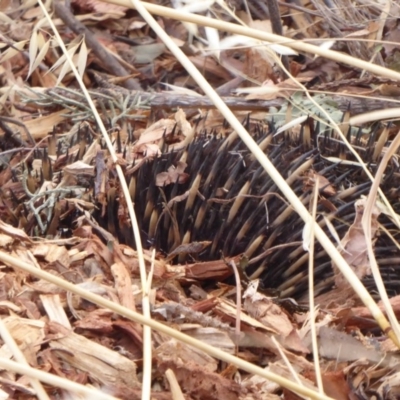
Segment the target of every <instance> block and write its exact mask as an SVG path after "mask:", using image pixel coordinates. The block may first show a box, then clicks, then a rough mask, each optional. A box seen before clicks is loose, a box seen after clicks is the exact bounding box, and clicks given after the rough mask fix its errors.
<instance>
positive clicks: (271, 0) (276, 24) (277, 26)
mask: <svg viewBox="0 0 400 400" xmlns="http://www.w3.org/2000/svg"><path fill="white" fill-rule="evenodd" d="M266 1H267V6H268V11H269V20H270V21H271V26H272V31H273V32H274V33H275V34H277V35H279V36H283V29H282V22H281V13H280V11H279V6H278V2H277V0H266ZM282 64H283V66H284V67H285V69H286V70H287V71H290V66H289V59H288V56H285V55H284V56H282ZM282 78H284V79H285V78H288V76H287V74H286V72H285V71H282Z"/></svg>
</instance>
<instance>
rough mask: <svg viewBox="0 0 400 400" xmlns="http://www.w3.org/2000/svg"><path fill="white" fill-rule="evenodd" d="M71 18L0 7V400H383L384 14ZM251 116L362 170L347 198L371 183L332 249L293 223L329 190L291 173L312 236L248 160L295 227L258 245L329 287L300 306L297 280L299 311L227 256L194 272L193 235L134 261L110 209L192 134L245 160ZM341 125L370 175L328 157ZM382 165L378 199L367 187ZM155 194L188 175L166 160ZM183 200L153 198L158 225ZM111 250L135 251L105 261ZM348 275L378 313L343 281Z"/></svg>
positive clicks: (72, 13)
mask: <svg viewBox="0 0 400 400" xmlns="http://www.w3.org/2000/svg"><path fill="white" fill-rule="evenodd" d="M70 3H71V4H69V2H65V3H64V2H61V1H56V0H54V1H53V2H47V3H46V4H45V5H44V4H43V3H42V2H41V1H39V2H38V3H36V2H24V1H22V2H21V1H19V0H6V1H3V2H2V3H1V4H0V35H1V36H0V46H1V54H0V77H1V82H2V87H1V89H0V107H1V111H0V149H1V153H0V163H1V170H0V216H1V217H0V260H1V265H0V294H1V295H0V311H1V319H0V336H1V340H2V342H1V347H0V352H1V355H0V368H1V370H0V385H1V386H0V388H1V389H0V390H1V391H0V398H1V399H34V398H39V399H49V398H51V399H53V398H54V399H56V398H63V399H81V398H95V399H115V398H121V399H135V398H139V397H140V398H143V399H145V398H146V399H147V398H157V399H158V398H159V399H171V398H173V399H182V398H185V399H249V400H250V399H275V398H276V399H278V398H285V399H297V398H318V399H328V398H330V399H338V400H342V399H354V398H360V399H371V398H376V399H395V398H397V397H398V396H399V393H400V382H399V377H398V372H397V370H398V366H399V359H398V357H399V355H398V346H399V340H400V339H399V338H400V329H399V326H398V323H397V318H398V316H399V313H400V305H399V298H398V296H393V297H392V298H391V299H390V300H389V299H388V298H387V294H385V287H384V285H383V286H382V285H380V281H379V268H378V266H377V263H376V260H375V253H376V247H375V245H376V243H379V240H380V238H382V237H383V236H384V237H385V238H387V240H388V241H390V243H391V246H393V248H394V249H395V250H393V252H392V250H389V247H388V248H387V249H386V253H385V254H384V258H385V260H388V261H387V263H388V265H389V267H387V270H388V271H389V272H388V273H387V274H386V275H385V278H384V280H385V279H386V282H384V283H386V285H387V284H388V283H389V281H390V284H391V286H390V287H391V288H392V289H393V291H392V292H391V294H393V295H395V294H397V292H398V290H396V288H397V287H398V284H397V282H398V281H399V282H400V280H399V279H398V270H397V264H398V259H399V258H398V257H397V253H396V252H397V251H398V250H399V245H398V242H397V238H398V234H399V232H398V229H399V227H400V224H399V217H398V215H397V213H396V211H397V210H398V204H397V203H398V201H397V198H398V194H397V187H394V185H395V184H394V182H396V179H397V177H398V175H399V171H398V169H399V167H398V160H397V159H398V142H399V136H398V123H397V119H398V115H399V108H398V102H399V100H398V94H399V87H398V81H399V79H400V73H399V72H397V71H399V68H398V58H399V54H400V49H399V46H398V44H397V42H398V37H399V29H400V28H399V26H400V25H399V23H398V21H399V17H400V7H399V6H398V5H397V4H395V3H394V2H390V1H381V2H376V1H368V0H358V1H356V2H350V1H347V0H340V1H339V0H337V1H325V2H322V1H317V0H312V1H311V2H303V1H298V2H284V1H278V2H268V3H266V2H262V1H252V2H245V1H244V2H242V1H234V2H229V3H225V2H223V1H218V2H212V1H211V2H206V1H204V2H203V1H194V2H180V1H176V2H173V6H174V7H172V5H171V4H170V3H169V2H168V4H167V3H165V2H163V3H162V4H160V3H161V2H156V1H154V2H152V3H141V2H139V1H138V0H133V1H132V3H131V2H129V1H127V0H126V1H125V0H112V1H111V2H102V1H98V0H72V1H71V2H70ZM266 4H268V6H267V5H266ZM271 4H272V6H271ZM274 6H275V7H274ZM46 8H47V10H49V11H51V12H52V14H51V15H52V17H51V18H50V16H49V15H46V12H45V10H46ZM146 8H147V9H148V10H149V11H150V13H151V14H153V15H154V16H156V21H157V22H155V21H154V20H152V18H151V17H149V16H148V15H146ZM272 18H275V20H274V21H275V22H276V18H278V19H279V20H280V21H281V22H282V24H281V26H279V24H271V19H272ZM157 23H158V25H157ZM276 34H278V35H276ZM279 35H282V36H279ZM266 42H268V43H266ZM177 48H178V50H176V49H177ZM179 49H180V50H182V51H180V50H179ZM188 60H189V61H188ZM182 65H184V67H183V66H182ZM196 68H197V70H196ZM198 71H200V72H201V75H202V76H203V77H204V78H205V80H204V79H203V78H202V76H201V75H199V72H198ZM218 95H219V96H222V101H221V98H219V96H218ZM226 105H227V106H228V107H229V108H230V109H231V110H233V111H234V114H233V113H231V112H230V111H229V109H227V107H226ZM372 111H374V112H373V113H372ZM344 112H345V116H343V113H344ZM237 118H238V119H239V120H240V121H245V123H244V124H243V125H244V126H243V125H242V124H241V123H239V122H238V120H237ZM272 119H273V120H274V123H275V125H274V128H275V129H276V130H277V132H278V133H282V132H285V134H288V135H289V136H290V135H292V137H299V135H304V130H303V128H304V126H307V124H309V126H311V125H310V123H309V122H305V121H310V120H312V121H313V123H314V122H315V124H317V123H320V124H324V126H327V127H329V129H331V131H332V132H333V135H334V136H333V137H334V139H335V140H336V141H341V142H343V144H341V146H342V147H341V148H342V149H343V150H342V152H341V154H342V155H343V154H344V155H346V156H343V158H344V157H345V158H346V162H347V163H348V164H349V165H354V163H358V164H357V165H361V164H362V165H361V166H360V169H361V168H363V169H364V172H363V179H364V180H365V182H368V179H370V178H374V179H375V184H374V185H372V187H371V189H368V191H367V194H368V196H366V197H365V198H363V199H360V200H359V199H358V198H356V199H353V200H354V201H355V200H358V201H357V202H356V206H357V208H356V212H355V218H354V219H353V220H345V226H346V230H345V234H344V235H342V236H343V237H342V236H341V237H336V238H335V236H337V235H336V232H335V228H334V227H333V225H332V224H330V223H329V221H325V222H324V223H325V224H326V226H327V227H328V230H329V232H330V235H331V236H332V237H334V238H335V239H336V242H334V243H332V242H331V241H330V240H329V239H328V238H327V236H326V234H325V233H324V231H322V230H321V229H320V227H319V225H317V224H315V223H313V221H315V220H316V219H317V214H318V211H317V210H318V206H321V204H322V203H324V204H325V205H327V204H328V205H329V206H330V207H333V204H331V203H329V201H328V200H327V199H326V198H327V197H329V196H332V194H335V193H336V192H335V191H336V190H338V191H340V190H341V188H339V187H338V188H336V187H335V185H334V184H333V185H332V182H330V181H329V179H327V177H326V176H324V175H321V174H319V173H317V172H315V171H313V170H312V169H311V168H309V169H308V170H307V171H301V179H302V182H303V183H304V191H306V190H307V191H308V192H307V193H309V202H308V203H307V204H306V207H307V208H308V209H309V210H310V212H311V214H312V216H313V218H311V217H310V216H309V214H308V212H307V209H306V208H305V207H304V205H303V203H302V202H301V201H300V200H299V199H298V197H297V196H295V195H294V194H293V192H291V189H290V188H289V186H288V185H287V183H288V182H287V181H286V182H285V180H283V179H282V178H281V177H280V175H279V174H275V171H274V168H271V166H270V165H269V164H268V162H266V161H264V160H263V157H264V156H263V155H259V154H258V153H257V149H258V148H257V146H254V147H253V148H252V149H251V150H252V151H253V152H254V158H253V159H254V160H255V159H257V160H258V161H260V162H261V163H262V165H263V167H264V168H266V169H267V170H268V173H269V174H270V175H271V179H272V180H273V181H274V183H276V185H277V187H278V188H279V190H280V191H279V196H280V198H281V199H282V202H285V204H288V203H286V200H284V199H283V198H284V196H286V197H287V199H288V200H287V201H288V202H289V203H290V204H291V205H290V208H293V210H295V211H296V212H297V213H298V214H299V215H300V216H301V218H302V219H303V220H304V221H305V223H304V229H303V235H302V239H301V242H299V243H297V244H296V243H293V241H292V240H289V239H288V240H287V243H281V244H279V246H277V248H278V247H279V249H281V250H282V249H284V250H283V251H286V248H290V246H293V245H294V244H296V245H297V246H298V247H299V248H301V247H304V249H305V250H306V251H307V252H308V254H309V256H307V257H308V258H309V259H310V260H311V261H310V262H309V264H310V270H309V271H308V272H307V271H306V270H305V269H304V270H302V273H303V277H304V279H305V280H306V278H307V277H310V278H312V277H313V276H314V274H313V268H316V271H318V269H317V268H318V262H319V261H318V257H317V255H318V254H315V253H316V250H315V247H314V238H315V237H316V238H317V239H318V241H319V242H321V246H322V247H320V248H317V249H322V248H324V249H325V251H326V252H327V253H328V254H329V255H330V257H331V258H332V263H333V270H334V273H335V275H334V277H333V278H330V279H331V281H330V283H333V280H334V281H335V287H334V288H331V289H330V290H329V291H327V292H326V293H324V294H323V295H322V296H318V297H315V298H314V290H313V287H314V283H313V282H312V281H311V280H310V287H311V289H310V290H309V291H307V292H309V306H310V308H309V307H301V306H299V305H298V304H296V303H294V302H293V301H292V300H290V299H281V298H278V297H276V296H275V297H274V295H272V296H271V293H269V294H268V295H266V294H265V293H263V292H262V291H261V290H259V288H258V285H259V282H258V281H257V280H255V281H251V282H247V278H248V277H247V276H246V273H244V272H243V266H242V263H243V258H241V257H240V256H241V254H232V255H229V257H227V256H226V257H224V256H222V257H221V256H219V257H215V258H214V259H211V260H208V261H202V260H201V257H198V256H199V255H200V254H202V252H203V251H204V249H206V248H207V247H208V246H209V245H210V243H211V241H212V240H213V238H211V241H210V242H208V241H198V242H196V241H195V242H192V241H189V243H188V244H184V245H183V247H181V246H177V245H176V246H175V247H174V250H173V251H172V252H170V253H169V254H165V253H163V252H162V251H160V249H157V250H158V251H157V252H156V251H155V250H152V249H151V243H147V242H144V243H143V247H144V250H143V249H142V245H141V241H140V238H141V236H142V237H143V235H141V234H143V232H142V231H141V225H140V224H139V226H137V225H136V220H137V219H139V222H140V221H141V220H142V216H141V215H139V216H138V218H137V217H136V216H135V214H134V210H133V204H132V201H131V200H130V199H131V193H132V190H133V189H132V185H133V184H132V182H131V181H129V180H128V179H126V177H127V176H131V175H132V174H134V172H135V171H138V170H139V169H140V168H141V166H143V164H144V163H146V162H147V161H148V160H150V159H154V158H155V157H157V156H159V155H160V153H161V152H162V150H163V149H165V148H166V147H165V146H166V144H168V145H169V151H172V150H173V151H175V152H179V151H182V149H184V148H186V146H187V145H188V144H190V143H192V142H193V140H194V139H193V138H194V137H196V136H198V135H201V134H203V135H204V132H207V134H209V135H210V137H211V136H212V135H211V134H214V135H217V136H218V137H228V140H232V141H233V140H238V139H237V137H236V135H238V136H240V138H242V139H244V140H245V141H246V145H247V146H250V147H251V146H252V143H251V140H248V139H246V130H245V128H247V129H249V130H250V131H251V132H253V133H254V131H255V130H256V129H265V130H268V129H270V128H271V120H272ZM350 125H357V126H361V127H362V129H363V131H362V133H363V135H365V137H366V136H367V135H368V134H371V132H374V134H376V135H377V138H376V142H373V143H374V144H373V146H372V147H373V148H374V149H375V151H374V152H372V154H371V155H370V156H369V157H370V159H371V160H372V164H373V168H372V167H371V165H370V164H371V163H370V164H368V165H366V164H364V163H362V162H361V163H360V159H359V158H357V157H358V153H357V154H355V155H354V154H353V155H351V156H349V154H351V153H354V152H355V151H358V150H359V149H358V148H357V146H354V148H352V147H351V146H350V144H349V143H347V144H345V143H346V137H347V138H348V139H350V142H352V140H351V135H350V134H349V135H348V136H346V135H347V133H348V132H350V133H351V132H352V130H351V129H349V126H350ZM301 126H303V128H300V127H301ZM312 126H314V125H312ZM318 126H319V125H318ZM256 127H257V128H256ZM235 137H236V139H235ZM352 143H353V142H352ZM346 146H350V147H351V148H350V147H349V148H346ZM267 155H268V154H267ZM252 157H253V156H252ZM326 162H327V163H335V162H337V159H332V158H331V159H330V158H329V157H328V158H327V161H326ZM342 162H343V163H344V164H346V162H345V161H344V160H343V159H342ZM389 167H390V168H389ZM349 168H350V167H349ZM389 169H390V171H391V173H393V175H390V176H389V178H388V180H389V181H390V180H391V181H392V182H393V185H392V187H390V185H389V188H388V185H387V184H386V183H387V181H386V183H385V185H382V187H383V186H384V187H385V190H379V183H381V182H383V181H384V179H385V177H386V178H387V176H385V171H389ZM372 170H373V171H374V172H375V176H374V177H372V175H371V171H372ZM281 172H282V173H283V172H285V171H281ZM156 178H157V184H156V186H157V187H166V186H168V185H174V184H176V185H178V184H183V183H184V182H186V181H187V180H188V179H189V174H188V173H187V169H186V165H185V164H184V163H181V164H177V165H176V166H175V168H169V169H167V170H165V171H162V172H161V173H159V174H157V176H156ZM289 183H291V184H292V186H293V181H292V182H289ZM350 186H351V185H350ZM276 191H277V192H278V189H276ZM199 192H200V195H201V190H200V191H199ZM200 195H199V196H200ZM283 195H284V196H283ZM189 196H190V194H189V193H186V194H182V195H180V196H177V195H175V197H173V202H172V201H170V202H167V201H166V200H165V203H164V211H163V213H164V214H168V210H172V209H173V207H174V204H176V203H178V202H182V201H186V199H187V198H188V197H189ZM238 197H240V196H238ZM114 202H115V204H118V207H116V214H115V215H114V216H112V217H111V216H110V215H109V214H107V212H108V211H107V210H108V209H109V205H110V204H111V203H112V204H114ZM221 202H222V201H221ZM152 207H154V204H150V203H146V204H144V205H141V208H140V209H141V210H142V212H143V214H145V213H146V212H148V211H147V208H152ZM239 207H240V206H239ZM136 210H138V206H137V205H136ZM291 210H292V209H291ZM379 214H382V215H383V214H384V215H385V218H387V219H388V220H390V229H386V225H385V226H383V224H381V223H380V222H379V221H380V220H379V219H378V216H379ZM174 215H175V214H174V213H173V212H171V211H170V212H169V216H170V217H171V219H172V220H174V218H173V216H174ZM104 216H107V219H105V220H106V223H103V224H102V223H101V220H102V218H103V219H104V218H105V217H104ZM158 217H159V216H158ZM157 220H158V221H161V218H158V219H157ZM179 223H182V221H175V226H174V229H175V231H177V230H179V229H178V228H177V227H179ZM123 229H125V230H123ZM128 235H130V236H131V237H132V238H133V237H134V240H135V244H136V246H135V249H133V248H132V247H129V246H128V245H126V244H123V243H126V242H127V241H125V242H124V237H128ZM121 236H122V238H121ZM149 237H150V235H149ZM180 239H182V238H180ZM181 241H182V240H181ZM289 241H290V243H289ZM178 242H179V243H180V241H179V240H178V241H177V243H176V244H179V243H178ZM286 246H287V247H286ZM335 247H337V250H336V249H335ZM277 248H276V249H264V250H265V251H266V252H265V253H264V255H265V257H266V256H267V255H268V254H269V253H268V252H273V251H276V250H277ZM390 249H392V247H390ZM384 250H385V249H384ZM318 251H319V250H318ZM379 251H381V248H379ZM387 253H388V254H387ZM314 254H315V257H314ZM185 257H186V259H185ZM377 258H378V259H379V257H378V255H377ZM314 259H315V263H316V265H315V266H314V265H313V260H314ZM380 259H382V257H380ZM182 260H183V261H182ZM179 261H180V262H179ZM244 263H245V260H244ZM306 263H308V261H306ZM233 271H235V274H234V273H233ZM371 274H372V275H371ZM231 275H235V276H236V278H235V279H232V280H231V281H226V277H228V276H231ZM368 276H370V278H371V279H374V280H375V282H376V283H375V285H376V287H377V288H378V290H379V295H377V293H373V294H374V295H375V297H379V298H381V299H382V301H381V302H380V303H378V305H377V304H375V303H374V302H373V300H372V297H371V296H370V294H369V293H368V292H367V291H366V289H365V288H364V286H362V284H360V281H359V279H363V278H365V277H368ZM235 280H236V284H235V283H234V282H235ZM314 280H315V287H316V288H317V289H316V290H317V291H318V288H321V285H322V286H324V287H325V288H328V287H329V288H330V287H331V286H329V282H326V281H325V280H324V279H323V278H321V276H318V274H316V276H315V277H314ZM303 282H304V280H303ZM380 286H382V287H380ZM356 293H357V294H356ZM360 298H361V299H360ZM386 318H387V319H388V320H389V321H390V324H389V322H387V320H386Z"/></svg>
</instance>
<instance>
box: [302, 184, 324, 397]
mask: <svg viewBox="0 0 400 400" xmlns="http://www.w3.org/2000/svg"><path fill="white" fill-rule="evenodd" d="M318 196H319V177H318V176H317V179H316V180H315V186H314V196H313V203H312V207H311V214H312V218H311V219H310V246H309V254H310V256H309V259H308V292H309V297H308V302H309V305H310V322H311V324H310V326H311V343H312V351H313V358H314V370H315V378H316V381H317V386H318V390H319V392H320V393H324V386H323V384H322V375H321V366H320V363H319V353H318V343H317V327H316V325H315V324H316V312H315V302H314V255H315V235H314V227H315V224H316V223H317V222H316V221H317V206H318ZM306 239H307V238H306Z"/></svg>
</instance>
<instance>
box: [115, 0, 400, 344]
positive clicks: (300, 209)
mask: <svg viewBox="0 0 400 400" xmlns="http://www.w3.org/2000/svg"><path fill="white" fill-rule="evenodd" d="M112 2H114V0H113V1H112ZM131 2H132V4H133V5H134V7H135V8H136V10H137V11H138V12H139V13H140V15H141V16H142V18H143V19H144V20H145V21H146V22H147V23H148V24H149V25H150V26H151V28H152V29H153V30H154V31H155V33H156V34H157V36H158V37H159V38H160V39H161V40H162V41H163V42H164V44H165V45H166V46H167V47H168V49H169V50H170V51H171V53H172V54H173V55H174V56H175V57H176V58H177V59H178V60H179V61H180V63H181V64H182V66H183V67H184V68H185V69H186V70H187V71H188V72H189V74H190V75H191V77H192V78H193V79H194V80H195V81H196V83H197V84H198V85H199V86H200V87H201V89H202V90H203V91H204V93H205V94H206V95H207V96H208V97H209V98H210V99H211V100H212V101H213V103H214V104H215V106H216V107H217V108H218V110H219V111H220V112H221V113H222V115H223V116H224V117H225V119H226V120H227V121H228V123H229V124H230V125H231V126H232V128H233V129H234V130H235V131H236V133H237V134H238V135H239V136H240V138H241V139H242V140H243V142H244V143H245V144H246V146H247V147H248V148H249V150H250V151H251V152H252V153H253V155H254V156H255V158H256V159H257V160H258V161H259V162H260V164H261V165H262V166H263V168H264V169H265V171H266V172H267V173H268V175H269V176H270V177H271V179H272V180H273V181H274V182H275V184H276V185H277V186H278V187H279V189H280V190H281V191H282V193H283V194H284V195H285V197H286V198H287V199H288V200H289V202H290V203H291V204H292V206H293V208H294V209H295V210H296V212H297V213H298V215H299V216H300V217H301V218H302V219H303V221H305V222H307V221H309V218H310V213H309V212H308V210H307V209H306V207H305V206H304V204H303V203H302V202H301V200H300V199H299V198H298V197H297V195H296V194H295V193H294V192H293V190H292V189H291V188H290V186H289V185H288V184H287V182H286V181H285V180H284V179H283V178H282V176H281V175H280V174H279V172H278V171H277V170H276V168H275V167H274V165H273V164H272V163H271V161H270V160H269V159H268V157H267V156H266V155H265V154H264V152H263V151H262V150H261V149H260V148H259V147H258V145H257V143H256V142H255V141H254V139H253V138H252V137H251V136H250V135H249V133H248V132H247V131H246V129H245V128H244V127H243V125H242V124H241V123H240V122H239V120H238V119H237V118H236V117H235V115H234V114H233V113H232V111H231V110H230V109H229V107H227V105H226V104H225V103H224V102H223V101H222V99H221V98H220V97H219V96H218V95H217V94H216V93H215V90H214V89H213V88H212V87H211V85H210V84H209V83H208V81H207V80H206V79H205V78H204V76H203V75H202V74H201V73H200V72H199V70H198V69H197V68H196V67H195V66H194V65H193V63H192V62H191V61H190V60H189V59H188V58H187V57H186V56H185V54H184V53H183V52H182V50H181V49H180V48H179V47H178V46H177V45H176V44H175V42H174V41H173V40H172V39H171V38H170V37H169V36H168V35H167V33H166V32H165V31H164V30H163V29H162V28H161V26H160V25H159V24H158V23H157V22H156V21H155V19H154V18H153V17H152V16H151V15H150V13H149V12H148V11H147V10H146V8H145V7H144V5H143V4H142V2H140V0H131ZM256 32H258V31H256ZM258 33H259V32H258ZM269 36H270V35H269ZM273 36H275V35H273ZM292 45H294V44H293V43H292ZM311 47H315V46H311ZM349 58H350V59H352V57H349ZM371 67H372V66H371ZM381 69H382V68H379V70H381ZM396 75H398V76H399V77H400V74H396ZM315 236H316V237H317V239H318V241H319V242H320V243H321V245H322V247H323V248H324V249H325V251H326V252H327V253H328V254H329V256H330V257H331V259H332V260H333V262H334V263H335V264H336V265H337V266H338V268H339V270H340V271H341V273H342V274H343V275H344V277H345V279H346V280H347V281H348V282H349V283H350V284H351V286H352V287H353V289H354V291H355V292H356V293H357V295H358V296H359V297H360V299H361V300H362V301H363V303H364V304H365V305H366V306H367V307H368V309H369V310H370V311H371V313H372V315H373V316H374V318H375V320H376V321H377V322H378V324H379V326H380V327H381V329H382V330H383V331H384V332H385V333H387V335H388V336H389V337H390V338H391V339H392V341H393V342H394V343H395V344H396V346H397V347H399V348H400V342H399V340H400V339H399V338H397V336H396V335H395V333H394V332H393V329H392V328H391V326H390V324H389V323H388V321H387V319H386V318H385V316H384V315H383V313H382V311H381V310H380V309H379V307H378V306H377V304H376V303H375V301H374V300H373V298H372V297H371V295H370V293H369V292H368V291H367V289H366V288H365V287H364V285H363V284H362V283H361V282H360V280H359V279H358V277H357V276H356V274H355V273H354V271H353V270H352V269H351V268H350V267H349V265H348V263H347V262H346V261H345V259H344V258H343V257H342V255H341V254H340V253H339V252H338V250H337V249H336V247H335V245H334V244H333V243H332V241H331V240H330V239H329V238H328V236H327V235H326V233H325V232H324V231H323V230H322V228H321V227H320V226H319V225H316V226H315Z"/></svg>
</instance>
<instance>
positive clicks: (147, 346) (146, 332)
mask: <svg viewBox="0 0 400 400" xmlns="http://www.w3.org/2000/svg"><path fill="white" fill-rule="evenodd" d="M38 2H39V5H40V7H41V9H42V11H43V14H44V15H45V16H46V18H47V20H48V22H49V24H50V26H51V28H52V30H53V32H54V35H55V37H56V39H57V41H58V45H59V46H60V47H61V49H62V51H63V53H64V55H65V57H66V59H67V60H68V63H69V65H70V67H71V70H72V72H73V73H74V75H75V78H76V80H77V81H78V83H79V86H80V88H81V90H82V92H83V94H84V95H85V98H86V100H87V102H88V103H89V106H90V108H91V110H92V112H93V115H94V118H95V120H96V122H97V125H98V127H99V129H100V131H101V134H102V136H103V139H104V141H105V142H106V145H107V148H108V151H109V152H110V156H111V159H112V161H113V163H114V164H115V169H116V171H117V175H118V179H119V181H120V184H121V189H122V192H123V194H124V196H125V200H126V205H127V207H128V214H129V217H130V219H131V223H132V230H133V236H134V238H135V244H136V250H137V257H138V262H139V271H140V280H141V283H142V286H143V287H144V288H145V287H146V286H147V283H146V282H147V276H146V266H145V262H144V256H143V246H142V242H141V238H140V230H139V226H138V222H137V218H136V214H135V210H134V208H133V202H132V200H131V198H130V194H129V189H128V185H127V183H126V180H125V176H124V173H123V171H122V168H121V166H120V165H119V164H118V157H117V154H116V152H115V150H114V147H113V144H112V142H111V139H110V137H109V136H108V133H107V130H106V128H105V126H104V124H103V121H102V120H101V117H100V115H99V113H98V112H97V109H96V106H95V105H94V102H93V100H92V98H91V97H90V95H89V92H88V90H87V88H86V86H85V84H84V83H83V80H82V78H81V77H80V75H79V74H78V71H77V69H76V67H75V65H74V63H73V62H72V59H71V56H70V55H69V53H68V51H67V49H66V47H65V44H64V42H63V41H62V39H61V36H60V34H59V32H58V30H57V28H56V27H55V25H54V23H53V21H52V20H51V18H50V15H49V13H48V12H47V10H46V8H45V6H44V4H43V1H42V0H38ZM147 300H148V298H143V300H142V301H147ZM144 308H150V305H148V306H147V305H144ZM143 348H144V349H143V353H145V354H147V355H150V356H149V357H146V358H145V359H144V360H143V379H144V381H146V383H147V386H148V387H145V386H144V384H143V387H144V389H143V390H144V393H147V392H149V391H150V386H149V385H150V384H151V382H149V380H150V379H151V365H152V357H151V351H152V349H151V330H150V328H149V327H148V326H144V329H143Z"/></svg>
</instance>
